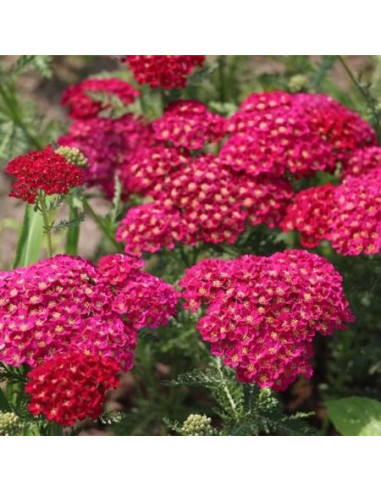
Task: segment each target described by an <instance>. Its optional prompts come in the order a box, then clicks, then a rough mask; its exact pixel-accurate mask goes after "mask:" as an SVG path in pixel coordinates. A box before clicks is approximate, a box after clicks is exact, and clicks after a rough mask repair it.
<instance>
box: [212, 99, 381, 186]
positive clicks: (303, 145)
mask: <svg viewBox="0 0 381 492" xmlns="http://www.w3.org/2000/svg"><path fill="white" fill-rule="evenodd" d="M226 130H227V132H228V133H231V134H232V137H231V138H230V139H229V140H228V141H227V142H226V143H225V144H224V146H223V147H222V149H221V153H220V156H221V158H222V159H224V160H225V161H226V162H228V163H229V164H230V165H232V166H233V168H234V169H235V170H238V171H241V170H244V171H245V172H248V173H250V174H252V175H254V176H257V175H259V174H265V173H271V174H272V175H274V174H275V175H276V176H280V175H282V174H283V173H285V172H289V173H291V174H293V175H295V176H296V177H298V178H300V177H305V176H309V175H311V174H313V173H314V172H316V171H318V170H324V171H327V172H332V171H334V170H335V168H336V165H337V163H338V162H342V163H345V162H346V160H347V159H348V156H349V155H350V153H351V152H352V151H353V150H355V149H358V148H363V147H366V146H370V145H375V142H376V135H375V133H374V131H373V129H372V128H371V127H370V125H369V124H368V123H367V122H366V121H364V120H363V119H362V118H361V117H360V116H359V115H358V114H356V113H354V112H353V111H350V110H349V109H348V108H346V107H344V106H342V105H341V104H339V103H338V102H336V101H334V100H333V99H331V98H329V97H327V96H324V95H320V94H293V95H292V94H287V93H284V92H277V91H275V92H269V93H258V94H252V95H251V96H249V97H248V98H247V100H246V101H245V102H244V103H243V104H242V106H241V108H240V109H239V110H238V111H237V112H236V113H235V114H234V115H233V116H232V117H231V118H230V119H229V120H228V122H227V124H226Z"/></svg>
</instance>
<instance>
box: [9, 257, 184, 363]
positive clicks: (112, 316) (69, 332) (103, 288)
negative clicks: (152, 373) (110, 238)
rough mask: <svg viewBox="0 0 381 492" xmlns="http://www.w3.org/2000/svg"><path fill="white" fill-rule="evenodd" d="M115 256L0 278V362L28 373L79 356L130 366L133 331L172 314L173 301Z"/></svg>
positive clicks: (164, 287)
mask: <svg viewBox="0 0 381 492" xmlns="http://www.w3.org/2000/svg"><path fill="white" fill-rule="evenodd" d="M142 266H143V262H141V261H136V260H133V259H131V258H128V257H124V256H122V255H111V256H105V257H103V258H101V260H100V261H99V264H98V266H97V267H95V266H94V265H93V264H92V263H91V262H89V261H87V260H84V259H82V258H77V257H71V256H68V255H58V256H55V257H53V258H51V259H47V260H40V261H39V262H38V263H36V264H34V265H31V266H28V267H22V268H18V269H15V270H12V271H11V272H1V275H0V279H1V280H0V346H1V347H2V350H1V355H0V361H2V362H4V363H6V364H9V365H10V366H19V365H21V364H27V365H28V366H30V367H34V366H36V365H38V364H40V363H42V362H43V361H44V360H46V359H48V358H50V357H52V356H54V355H55V354H59V353H62V352H66V351H68V350H73V349H78V350H82V351H83V352H85V353H89V354H99V355H102V356H105V357H108V358H110V359H112V360H114V361H116V362H117V363H118V365H119V367H120V368H121V369H123V370H125V371H127V370H130V369H131V367H132V365H133V351H134V349H135V346H136V337H137V330H139V329H141V328H143V327H148V328H157V327H158V326H160V325H164V324H166V323H167V322H168V319H169V318H170V316H172V315H174V314H175V306H176V302H177V297H178V294H177V293H176V292H175V290H174V289H173V288H172V287H171V286H170V285H168V284H166V283H164V282H163V281H161V280H160V279H158V278H156V277H153V276H152V275H150V274H149V273H146V272H142V271H141V267H142Z"/></svg>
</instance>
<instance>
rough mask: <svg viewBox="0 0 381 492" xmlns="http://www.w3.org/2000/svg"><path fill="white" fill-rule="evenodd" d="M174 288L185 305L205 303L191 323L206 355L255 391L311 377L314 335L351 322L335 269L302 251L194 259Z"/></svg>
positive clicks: (284, 387) (279, 387) (287, 384)
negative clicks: (204, 344) (207, 346)
mask: <svg viewBox="0 0 381 492" xmlns="http://www.w3.org/2000/svg"><path fill="white" fill-rule="evenodd" d="M180 286H181V287H182V288H183V297H184V299H185V300H186V305H185V307H187V308H188V309H190V310H191V311H196V310H198V309H199V308H200V307H201V306H205V307H206V312H205V314H204V315H203V316H202V317H201V318H200V320H199V321H198V324H197V328H198V330H199V332H200V335H201V337H202V339H203V340H205V341H207V342H209V343H210V346H211V353H212V355H214V356H218V357H221V358H222V360H223V361H224V363H225V364H226V365H228V366H230V367H233V368H235V369H236V371H237V376H238V379H239V380H240V381H242V382H246V383H257V384H258V385H259V386H260V387H261V388H265V387H268V388H273V389H274V390H285V389H286V388H287V387H288V386H289V385H290V384H292V383H293V382H294V381H295V379H296V378H297V377H298V376H304V377H311V375H312V367H311V362H310V359H311V357H312V355H313V349H312V342H313V339H314V337H315V335H316V333H321V334H322V335H330V334H332V333H333V331H334V330H336V329H343V328H345V325H346V323H347V322H350V321H353V320H354V318H353V315H352V313H351V312H350V310H349V308H348V302H347V300H346V299H345V296H344V294H343V288H342V278H341V276H340V274H339V273H338V272H337V271H335V269H334V268H333V266H332V265H331V264H330V263H328V262H327V261H326V260H325V259H323V258H321V257H319V256H317V255H314V254H311V253H308V252H307V251H303V250H289V251H285V252H282V253H276V254H274V255H272V256H270V257H260V256H251V255H245V256H242V257H240V258H238V259H235V260H220V259H206V260H202V261H201V262H199V263H198V264H196V265H195V266H193V267H191V268H190V269H188V270H187V271H186V273H185V276H184V277H183V278H182V279H181V281H180Z"/></svg>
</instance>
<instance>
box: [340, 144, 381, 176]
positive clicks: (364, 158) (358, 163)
mask: <svg viewBox="0 0 381 492" xmlns="http://www.w3.org/2000/svg"><path fill="white" fill-rule="evenodd" d="M374 169H381V147H377V146H372V147H365V148H363V149H358V150H355V151H353V152H352V153H351V154H350V156H349V158H348V160H347V162H346V163H345V166H344V167H343V170H342V175H343V176H344V177H346V176H361V175H364V174H367V173H368V172H370V171H373V170H374Z"/></svg>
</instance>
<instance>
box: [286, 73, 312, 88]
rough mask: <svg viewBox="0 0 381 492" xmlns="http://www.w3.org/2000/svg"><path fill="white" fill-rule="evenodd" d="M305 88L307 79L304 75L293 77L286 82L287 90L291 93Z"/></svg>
mask: <svg viewBox="0 0 381 492" xmlns="http://www.w3.org/2000/svg"><path fill="white" fill-rule="evenodd" d="M306 87H308V78H307V77H306V76H305V75H302V74H296V75H293V76H292V77H291V78H290V80H289V81H288V88H289V89H290V91H291V92H300V91H302V90H303V89H305V88H306Z"/></svg>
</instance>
